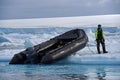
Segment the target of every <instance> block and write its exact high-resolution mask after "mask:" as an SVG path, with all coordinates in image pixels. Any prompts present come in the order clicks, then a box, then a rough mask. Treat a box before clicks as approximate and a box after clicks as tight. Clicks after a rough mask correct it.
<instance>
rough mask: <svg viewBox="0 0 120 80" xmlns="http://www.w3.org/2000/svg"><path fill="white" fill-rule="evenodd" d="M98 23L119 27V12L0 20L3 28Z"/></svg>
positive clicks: (83, 25) (91, 25) (88, 25)
mask: <svg viewBox="0 0 120 80" xmlns="http://www.w3.org/2000/svg"><path fill="white" fill-rule="evenodd" d="M98 24H102V25H104V26H113V27H120V14H113V15H96V16H76V17H56V18H33V19H12V20H0V27H4V28H21V27H22V28H33V27H34V28H39V27H76V26H82V27H93V26H94V27H95V26H96V25H98Z"/></svg>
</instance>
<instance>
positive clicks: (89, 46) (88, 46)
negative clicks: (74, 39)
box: [87, 43, 96, 54]
mask: <svg viewBox="0 0 120 80" xmlns="http://www.w3.org/2000/svg"><path fill="white" fill-rule="evenodd" d="M87 47H88V49H89V51H90V52H92V53H94V54H96V52H95V51H93V50H92V49H90V45H89V44H88V43H87Z"/></svg>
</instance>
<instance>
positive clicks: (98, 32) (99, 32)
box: [95, 24, 108, 54]
mask: <svg viewBox="0 0 120 80" xmlns="http://www.w3.org/2000/svg"><path fill="white" fill-rule="evenodd" d="M95 38H96V42H97V51H98V54H100V43H101V45H102V49H103V53H108V51H106V49H105V39H104V33H103V30H102V28H101V25H100V24H99V25H98V28H97V30H96V32H95Z"/></svg>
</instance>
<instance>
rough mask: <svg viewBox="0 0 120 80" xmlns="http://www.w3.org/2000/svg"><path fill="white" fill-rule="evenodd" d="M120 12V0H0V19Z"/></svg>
mask: <svg viewBox="0 0 120 80" xmlns="http://www.w3.org/2000/svg"><path fill="white" fill-rule="evenodd" d="M104 14H120V0H0V20H2V19H26V18H49V17H69V16H89V15H104Z"/></svg>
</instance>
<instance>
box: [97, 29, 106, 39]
mask: <svg viewBox="0 0 120 80" xmlns="http://www.w3.org/2000/svg"><path fill="white" fill-rule="evenodd" d="M95 38H96V39H98V30H96V31H95ZM102 39H104V32H103V31H102Z"/></svg>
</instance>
